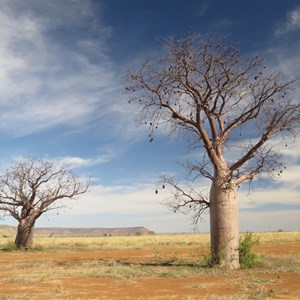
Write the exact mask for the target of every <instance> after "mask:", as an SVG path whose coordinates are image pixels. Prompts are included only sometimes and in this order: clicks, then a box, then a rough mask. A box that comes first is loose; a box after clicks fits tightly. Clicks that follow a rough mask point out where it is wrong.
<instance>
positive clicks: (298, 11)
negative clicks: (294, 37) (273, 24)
mask: <svg viewBox="0 0 300 300" xmlns="http://www.w3.org/2000/svg"><path fill="white" fill-rule="evenodd" d="M299 29H300V7H296V8H295V9H294V10H292V11H290V12H289V13H288V14H287V16H286V20H285V22H284V23H283V24H281V25H280V26H279V27H278V28H277V30H276V31H275V35H276V36H281V35H284V34H287V33H289V32H293V31H296V30H299Z"/></svg>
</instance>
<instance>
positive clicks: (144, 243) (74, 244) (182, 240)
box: [0, 231, 300, 252]
mask: <svg viewBox="0 0 300 300" xmlns="http://www.w3.org/2000/svg"><path fill="white" fill-rule="evenodd" d="M241 236H243V233H242V234H241ZM253 237H254V238H255V237H258V238H259V241H260V243H261V244H264V243H285V242H295V241H300V231H289V232H258V233H254V234H253ZM13 239H14V237H13V236H11V235H10V236H6V235H4V236H3V235H2V236H0V248H1V247H3V246H4V245H5V244H7V242H8V241H13ZM209 242H210V236H209V234H206V233H203V234H158V235H144V236H109V237H53V236H52V237H46V236H44V237H43V236H36V237H35V239H34V247H36V248H37V249H39V248H41V249H44V250H45V251H50V252H52V251H54V252H56V251H99V250H122V249H124V250H125V249H153V248H161V247H175V248H177V247H202V246H205V245H208V244H209Z"/></svg>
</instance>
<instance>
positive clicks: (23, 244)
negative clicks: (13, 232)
mask: <svg viewBox="0 0 300 300" xmlns="http://www.w3.org/2000/svg"><path fill="white" fill-rule="evenodd" d="M34 224H35V220H34V221H32V220H31V219H21V220H20V221H19V225H18V229H17V236H16V239H15V244H16V247H17V249H18V250H27V249H28V247H29V246H30V245H32V242H33V235H34Z"/></svg>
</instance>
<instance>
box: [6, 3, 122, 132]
mask: <svg viewBox="0 0 300 300" xmlns="http://www.w3.org/2000/svg"><path fill="white" fill-rule="evenodd" d="M54 3H55V4H54ZM41 12H42V13H41ZM96 21H97V17H96V15H94V14H93V10H92V7H91V4H90V1H60V2H57V1H55V2H51V1H26V2H24V1H1V3H0V120H1V121H0V129H2V130H6V131H9V132H10V133H14V134H16V135H26V134H30V133H32V132H36V131H41V130H46V129H48V128H51V127H54V126H58V125H70V126H73V127H74V126H75V127H76V126H77V127H78V126H80V125H81V124H82V123H83V122H87V121H91V120H93V119H94V118H98V117H102V118H104V117H105V116H107V115H109V114H117V113H118V111H114V110H113V109H114V108H113V107H112V106H110V105H108V103H109V102H113V101H117V100H115V99H116V97H115V95H112V94H111V93H112V92H113V91H116V90H117V89H118V88H119V86H118V85H119V83H118V76H116V73H115V68H114V65H113V63H112V62H111V60H110V58H109V57H108V56H107V54H106V53H107V51H106V40H107V37H108V36H109V34H110V29H109V28H107V27H105V26H102V25H100V24H99V22H98V25H97V22H96ZM78 28H79V29H81V32H82V33H81V34H80V35H78V33H77V31H76V30H77V29H78ZM60 31H63V32H64V37H62V36H61V35H60ZM118 98H119V97H118ZM118 98H117V99H118Z"/></svg>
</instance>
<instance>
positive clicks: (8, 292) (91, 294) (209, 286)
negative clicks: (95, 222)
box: [0, 242, 300, 300]
mask: <svg viewBox="0 0 300 300" xmlns="http://www.w3.org/2000/svg"><path fill="white" fill-rule="evenodd" d="M197 251H198V250H197V249H195V248H179V249H170V248H159V253H160V255H163V257H164V258H166V257H172V256H174V254H175V253H176V255H177V256H179V257H183V258H186V257H185V255H186V253H189V258H190V259H192V257H193V253H194V255H196V253H197ZM256 251H257V252H258V253H263V254H268V255H289V256H294V255H299V253H300V242H293V243H292V242H290V243H284V244H262V245H259V246H257V247H256ZM156 252H157V249H154V250H114V251H97V252H66V253H1V254H0V263H1V264H3V263H4V262H5V264H7V266H9V264H10V263H16V262H18V261H26V262H28V261H30V260H32V261H35V263H36V262H38V261H41V262H42V261H43V260H44V259H45V257H46V258H47V259H51V260H54V261H56V262H57V263H61V264H62V266H63V265H64V264H65V263H66V262H72V261H74V260H76V261H77V260H79V261H80V260H82V261H86V260H95V259H97V260H101V261H103V262H109V261H117V262H122V263H132V264H138V263H150V262H151V263H153V262H155V253H156ZM157 260H159V258H157ZM12 271H13V270H10V269H9V267H8V269H7V270H5V271H4V272H3V271H2V272H0V299H64V300H66V299H74V300H75V299H89V300H91V299H108V300H109V299H152V300H154V299H155V300H158V299H176V300H177V299H178V300H179V299H180V300H181V299H187V300H188V299H206V298H207V297H208V296H209V295H215V296H219V297H221V296H224V297H225V296H229V295H238V294H240V295H247V294H250V293H251V292H252V294H253V297H254V296H255V295H256V298H254V299H267V298H268V299H272V298H276V299H300V273H299V272H293V273H291V272H290V273H289V272H276V274H275V273H274V272H270V273H268V272H266V270H260V269H259V268H258V269H254V270H251V271H245V270H240V271H234V272H232V273H230V274H229V275H224V276H220V275H197V276H192V277H181V278H169V277H158V278H154V279H153V278H132V277H131V278H102V277H101V278H95V277H78V276H76V277H65V278H64V277H58V278H55V280H50V281H49V282H47V280H44V281H40V282H38V283H37V284H36V283H35V284H34V285H32V284H24V283H20V282H17V280H16V281H12V282H9V281H7V280H5V278H7V277H8V276H10V274H11V273H10V272H12ZM28 276H30V274H28ZM249 278H250V279H249ZM237 299H238V298H237Z"/></svg>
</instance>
